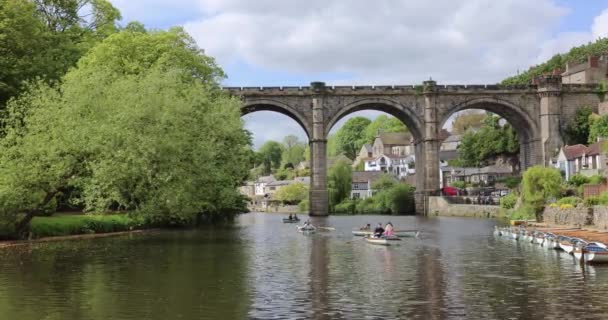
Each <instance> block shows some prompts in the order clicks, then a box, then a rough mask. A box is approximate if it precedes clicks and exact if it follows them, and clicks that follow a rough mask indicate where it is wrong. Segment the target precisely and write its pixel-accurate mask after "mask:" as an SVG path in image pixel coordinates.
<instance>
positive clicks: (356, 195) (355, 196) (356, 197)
mask: <svg viewBox="0 0 608 320" xmlns="http://www.w3.org/2000/svg"><path fill="white" fill-rule="evenodd" d="M359 198H361V194H359V192H354V193H353V199H359Z"/></svg>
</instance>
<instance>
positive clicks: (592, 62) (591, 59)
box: [587, 56, 600, 68]
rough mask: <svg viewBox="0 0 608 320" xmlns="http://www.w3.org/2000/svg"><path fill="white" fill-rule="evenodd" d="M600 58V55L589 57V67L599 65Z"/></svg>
mask: <svg viewBox="0 0 608 320" xmlns="http://www.w3.org/2000/svg"><path fill="white" fill-rule="evenodd" d="M599 60H600V57H598V56H589V57H588V58H587V61H588V63H589V68H597V67H599Z"/></svg>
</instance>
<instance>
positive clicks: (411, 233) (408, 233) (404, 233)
mask: <svg viewBox="0 0 608 320" xmlns="http://www.w3.org/2000/svg"><path fill="white" fill-rule="evenodd" d="M352 233H353V236H358V237H371V236H373V235H374V232H373V231H370V230H353V232H352ZM393 233H394V234H395V236H397V237H399V238H405V237H416V238H417V237H418V235H419V234H420V231H418V230H397V231H393Z"/></svg>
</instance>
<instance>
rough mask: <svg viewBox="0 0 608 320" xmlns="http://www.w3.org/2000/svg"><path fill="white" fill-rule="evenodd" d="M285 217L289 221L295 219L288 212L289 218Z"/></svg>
mask: <svg viewBox="0 0 608 320" xmlns="http://www.w3.org/2000/svg"><path fill="white" fill-rule="evenodd" d="M287 219H289V221H291V220H295V219H294V218H293V217H292V216H291V213H290V214H289V218H287Z"/></svg>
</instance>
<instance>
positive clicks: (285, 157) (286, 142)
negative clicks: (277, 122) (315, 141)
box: [281, 135, 306, 166]
mask: <svg viewBox="0 0 608 320" xmlns="http://www.w3.org/2000/svg"><path fill="white" fill-rule="evenodd" d="M304 152H306V144H305V143H303V142H302V141H300V139H298V137H297V136H294V135H288V136H286V137H285V138H283V154H282V156H281V163H282V165H283V166H286V165H289V164H291V165H292V166H296V165H297V164H298V163H300V162H301V161H303V160H304V159H305V155H304Z"/></svg>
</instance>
